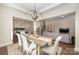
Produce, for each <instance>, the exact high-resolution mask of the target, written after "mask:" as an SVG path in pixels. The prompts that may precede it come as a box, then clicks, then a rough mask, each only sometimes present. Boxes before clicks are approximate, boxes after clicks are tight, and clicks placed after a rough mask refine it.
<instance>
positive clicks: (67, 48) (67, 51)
mask: <svg viewBox="0 0 79 59" xmlns="http://www.w3.org/2000/svg"><path fill="white" fill-rule="evenodd" d="M59 46H60V47H62V49H63V55H79V52H76V51H74V46H73V45H71V44H66V43H60V44H59ZM0 55H21V52H20V51H19V50H18V44H17V43H14V44H12V45H9V46H4V47H1V48H0Z"/></svg>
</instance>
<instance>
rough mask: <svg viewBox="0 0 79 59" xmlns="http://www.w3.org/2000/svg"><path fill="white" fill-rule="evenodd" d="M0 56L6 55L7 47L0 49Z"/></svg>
mask: <svg viewBox="0 0 79 59" xmlns="http://www.w3.org/2000/svg"><path fill="white" fill-rule="evenodd" d="M0 55H8V50H7V46H4V47H0Z"/></svg>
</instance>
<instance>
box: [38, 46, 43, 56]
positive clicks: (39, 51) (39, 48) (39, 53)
mask: <svg viewBox="0 0 79 59" xmlns="http://www.w3.org/2000/svg"><path fill="white" fill-rule="evenodd" d="M41 51H42V48H41V47H40V46H39V45H38V55H41Z"/></svg>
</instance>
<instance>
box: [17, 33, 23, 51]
mask: <svg viewBox="0 0 79 59" xmlns="http://www.w3.org/2000/svg"><path fill="white" fill-rule="evenodd" d="M16 35H17V37H18V44H19V49H20V50H21V52H22V40H21V36H20V34H18V33H16Z"/></svg>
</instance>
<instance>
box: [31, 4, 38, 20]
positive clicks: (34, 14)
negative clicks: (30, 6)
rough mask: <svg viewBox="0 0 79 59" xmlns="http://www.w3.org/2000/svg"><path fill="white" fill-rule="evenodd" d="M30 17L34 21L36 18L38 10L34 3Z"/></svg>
mask: <svg viewBox="0 0 79 59" xmlns="http://www.w3.org/2000/svg"><path fill="white" fill-rule="evenodd" d="M32 19H33V20H34V21H36V19H38V12H37V10H36V4H34V11H33V14H32Z"/></svg>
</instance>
